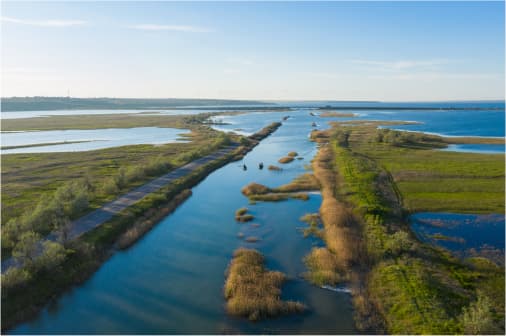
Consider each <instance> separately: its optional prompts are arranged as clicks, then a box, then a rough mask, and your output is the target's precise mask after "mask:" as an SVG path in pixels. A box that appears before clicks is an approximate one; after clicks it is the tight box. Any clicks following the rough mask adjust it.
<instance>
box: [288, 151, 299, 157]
mask: <svg viewBox="0 0 506 336" xmlns="http://www.w3.org/2000/svg"><path fill="white" fill-rule="evenodd" d="M298 155H299V153H297V152H289V153H288V156H290V157H296V156H298Z"/></svg>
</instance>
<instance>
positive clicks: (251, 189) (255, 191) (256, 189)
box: [241, 182, 271, 196]
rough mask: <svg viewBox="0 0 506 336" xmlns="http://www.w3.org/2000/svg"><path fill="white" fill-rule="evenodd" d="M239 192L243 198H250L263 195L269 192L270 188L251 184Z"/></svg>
mask: <svg viewBox="0 0 506 336" xmlns="http://www.w3.org/2000/svg"><path fill="white" fill-rule="evenodd" d="M241 192H242V193H243V194H244V195H245V196H252V195H263V194H267V193H269V192H271V189H270V188H267V187H266V186H264V185H263V184H259V183H255V182H252V183H250V184H248V185H247V186H245V187H244V188H242V189H241Z"/></svg>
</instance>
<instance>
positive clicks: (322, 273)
mask: <svg viewBox="0 0 506 336" xmlns="http://www.w3.org/2000/svg"><path fill="white" fill-rule="evenodd" d="M304 264H305V265H306V267H307V268H308V272H306V273H304V277H305V278H306V279H307V280H308V281H309V282H311V283H313V284H315V285H317V286H323V285H331V286H333V285H336V284H338V283H340V282H342V281H344V280H346V278H345V276H343V275H342V274H341V272H342V271H341V270H340V265H339V262H338V260H337V258H336V256H335V255H334V254H333V253H332V252H330V251H329V250H328V249H327V248H325V247H315V248H313V249H312V250H311V252H310V253H309V254H308V255H307V256H306V257H305V258H304Z"/></svg>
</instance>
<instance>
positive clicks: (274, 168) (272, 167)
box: [267, 165, 283, 171]
mask: <svg viewBox="0 0 506 336" xmlns="http://www.w3.org/2000/svg"><path fill="white" fill-rule="evenodd" d="M267 169H269V170H274V171H281V170H283V168H281V167H278V166H274V165H269V167H268V168H267Z"/></svg>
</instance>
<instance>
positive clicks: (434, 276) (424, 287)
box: [306, 124, 504, 334]
mask: <svg viewBox="0 0 506 336" xmlns="http://www.w3.org/2000/svg"><path fill="white" fill-rule="evenodd" d="M381 133H383V131H381ZM314 135H315V137H314V138H315V140H317V141H319V142H321V143H325V142H329V144H328V145H323V147H322V148H321V149H320V152H319V155H318V156H317V158H316V160H315V162H314V163H313V166H314V168H315V175H316V177H317V178H318V179H319V181H320V183H321V184H322V195H323V197H324V203H323V204H322V208H321V209H320V214H321V216H322V219H323V222H324V226H325V227H324V230H325V231H328V227H329V226H328V225H327V224H325V223H326V221H327V222H329V221H330V220H329V219H327V220H326V219H325V212H327V211H332V210H333V211H334V212H336V211H337V212H336V213H343V211H346V210H348V211H352V213H353V217H354V218H355V221H349V222H348V223H349V224H348V228H349V229H350V230H354V231H355V232H356V233H357V234H359V236H357V237H354V236H353V235H352V236H350V237H349V239H346V241H347V243H348V246H347V245H343V244H342V235H337V236H335V237H333V238H332V236H329V233H328V232H324V235H325V237H326V238H325V241H326V243H327V247H328V251H330V252H332V253H334V255H335V257H332V255H330V254H329V253H327V251H323V250H321V251H313V252H312V253H311V254H310V255H309V256H308V257H307V261H306V262H307V263H308V267H309V269H310V271H311V272H310V273H309V276H311V275H312V278H313V279H315V280H313V281H315V282H317V283H319V284H321V283H325V282H326V283H333V282H335V281H338V280H339V277H338V276H337V274H342V272H343V271H344V272H345V274H348V279H350V282H349V285H350V286H351V288H352V293H353V302H354V306H355V310H356V315H357V318H356V321H357V325H358V327H359V328H360V329H362V330H369V329H372V330H376V332H377V331H378V330H381V329H382V328H384V329H385V330H386V331H387V332H388V333H401V334H404V333H407V334H418V333H436V334H441V333H442V334H445V333H470V332H473V333H476V332H477V333H494V334H503V333H504V295H503V294H504V268H503V267H500V266H497V265H495V264H494V263H492V262H490V261H488V260H486V259H483V258H470V259H466V260H458V259H456V258H455V257H453V256H452V255H450V254H449V253H448V252H445V251H443V250H439V249H436V248H433V247H431V246H428V245H425V244H422V243H420V242H418V241H417V240H416V238H415V237H414V236H413V235H412V234H411V232H410V230H409V228H408V227H407V225H406V221H405V212H406V211H407V212H411V211H419V210H421V209H423V210H427V211H456V212H462V211H466V212H503V211H504V189H502V191H501V188H503V186H504V163H503V162H504V161H503V160H504V157H503V156H502V155H476V154H464V153H448V152H439V151H437V150H434V148H436V149H437V148H439V147H440V146H439V144H438V139H437V137H436V138H434V137H432V136H430V137H425V135H420V134H409V135H406V134H400V135H399V137H397V136H392V134H388V137H386V138H383V139H381V141H378V138H379V137H378V131H377V130H376V127H375V126H371V125H359V126H354V127H353V126H343V125H342V126H339V124H334V128H333V129H332V130H331V131H329V132H326V133H325V132H324V133H322V132H318V133H316V132H315V134H314ZM381 135H385V134H381ZM322 167H323V168H322ZM424 172H425V174H424ZM484 181H494V183H492V182H491V183H485V182H484ZM403 182H410V183H413V184H414V186H413V189H409V188H407V185H403ZM426 182H428V183H426ZM416 183H420V185H422V184H424V185H425V186H424V189H423V190H424V191H425V193H426V194H429V195H434V197H433V198H432V199H429V200H428V201H427V198H423V197H421V196H420V194H418V193H415V192H414V190H416V188H418V186H417V185H416ZM492 184H495V185H499V187H495V188H492V194H494V195H493V196H492V197H490V198H489V199H490V200H494V201H493V202H487V199H485V200H484V201H483V202H479V200H480V199H482V198H484V195H485V194H487V193H489V192H490V190H489V188H490V187H492ZM442 190H445V197H440V194H441V191H442ZM464 190H468V191H464ZM334 195H335V197H336V198H337V201H332V202H333V203H334V204H329V207H330V210H327V208H326V207H324V204H325V203H326V202H327V201H326V200H327V199H330V200H332V197H333V196H334ZM463 199H464V200H466V201H465V202H466V203H465V204H464V202H462V203H460V200H463ZM422 201H423V202H422ZM420 204H422V205H420ZM331 218H335V216H331ZM329 237H330V238H329ZM340 241H341V243H339V242H340ZM353 242H356V244H354V243H353ZM360 242H361V243H360ZM335 244H337V247H338V248H340V249H341V250H340V251H339V252H340V253H336V249H335V248H333V247H332V246H333V245H335ZM317 252H318V253H317ZM351 253H353V254H351ZM343 255H350V256H351V259H349V261H351V262H349V261H348V262H347V263H342V262H338V263H336V264H334V263H333V262H332V261H333V260H336V259H335V258H337V257H339V258H342V256H343ZM337 260H338V259H337ZM354 261H360V262H354ZM315 265H316V266H315ZM343 266H344V268H343ZM329 270H330V271H332V270H334V272H336V270H337V271H340V272H337V273H333V272H329ZM334 274H335V275H334ZM310 279H311V277H310ZM478 314H479V316H480V318H477V316H478Z"/></svg>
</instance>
